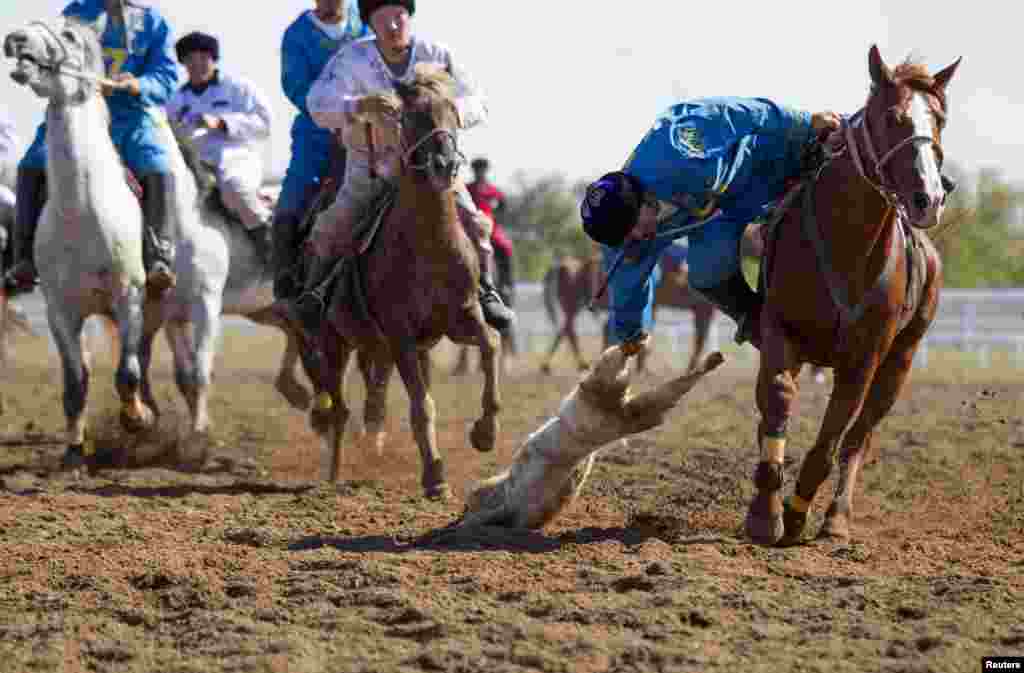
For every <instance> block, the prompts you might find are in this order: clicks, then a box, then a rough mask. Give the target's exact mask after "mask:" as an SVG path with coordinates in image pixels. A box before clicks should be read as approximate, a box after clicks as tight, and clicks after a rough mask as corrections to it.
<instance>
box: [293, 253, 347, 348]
mask: <svg viewBox="0 0 1024 673" xmlns="http://www.w3.org/2000/svg"><path fill="white" fill-rule="evenodd" d="M335 263H337V260H336V259H330V258H324V257H320V256H319V255H314V254H312V253H310V255H309V259H308V260H307V261H306V280H305V282H304V283H303V285H302V293H301V294H300V295H299V297H298V299H296V300H295V302H294V304H295V315H296V316H297V317H298V319H299V320H300V321H301V322H302V326H303V327H304V328H305V330H306V333H307V335H308V336H315V335H316V334H317V333H318V332H319V331H320V323H321V322H322V321H323V317H324V313H325V312H326V310H327V300H328V299H330V296H329V291H330V287H329V286H330V285H331V284H330V283H327V277H328V275H330V273H331V271H332V270H333V269H334V265H335Z"/></svg>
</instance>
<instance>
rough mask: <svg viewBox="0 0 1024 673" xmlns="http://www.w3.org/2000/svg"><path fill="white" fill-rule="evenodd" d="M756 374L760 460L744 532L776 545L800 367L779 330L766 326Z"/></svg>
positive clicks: (775, 325)
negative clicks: (787, 450) (790, 420)
mask: <svg viewBox="0 0 1024 673" xmlns="http://www.w3.org/2000/svg"><path fill="white" fill-rule="evenodd" d="M765 333H766V334H768V336H767V337H766V338H765V340H764V344H763V346H762V348H761V365H760V368H759V370H758V374H757V389H756V397H757V407H758V410H759V411H760V413H761V423H760V425H759V426H758V431H757V440H758V446H759V449H760V460H759V462H758V464H757V467H756V468H755V470H754V486H755V487H756V488H757V493H756V494H755V495H754V498H753V500H751V502H750V507H749V509H748V511H747V518H746V524H745V525H746V530H747V534H748V535H749V536H750V538H751V539H752V540H753V541H754V542H757V543H758V544H775V543H776V542H778V541H779V539H780V538H781V537H782V534H783V532H784V530H785V529H784V527H783V522H782V509H783V508H782V497H781V495H780V490H781V489H782V482H783V460H784V458H785V453H786V429H787V425H788V423H789V418H790V416H791V415H792V412H793V406H794V403H795V402H796V397H797V392H798V390H797V383H796V375H797V373H798V372H799V371H800V363H799V361H798V356H797V352H796V349H795V348H794V346H793V344H791V343H790V342H789V341H788V340H787V339H786V337H785V335H784V333H783V331H782V328H781V326H779V325H777V324H773V325H771V326H766V329H765Z"/></svg>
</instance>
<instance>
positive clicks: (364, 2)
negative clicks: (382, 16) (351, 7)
mask: <svg viewBox="0 0 1024 673" xmlns="http://www.w3.org/2000/svg"><path fill="white" fill-rule="evenodd" d="M384 5H400V6H402V7H405V10H406V11H407V12H409V16H412V15H413V14H415V13H416V0H359V18H360V19H362V20H363V23H364V24H366V25H367V26H369V25H370V17H371V16H373V13H374V12H376V11H377V10H378V9H380V8H381V7H383V6H384Z"/></svg>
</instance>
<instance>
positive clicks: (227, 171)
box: [217, 161, 273, 230]
mask: <svg viewBox="0 0 1024 673" xmlns="http://www.w3.org/2000/svg"><path fill="white" fill-rule="evenodd" d="M217 186H218V187H220V196H221V199H222V200H223V201H224V205H225V206H226V207H227V209H228V210H230V211H231V212H232V213H234V214H235V215H236V216H238V219H240V220H241V221H242V225H243V226H244V227H245V228H246V229H250V230H251V229H259V228H260V227H266V226H269V225H270V219H271V216H272V215H273V213H272V212H271V210H270V206H269V205H268V204H267V203H266V202H264V200H263V199H262V197H260V189H261V187H262V186H263V166H262V164H260V163H257V162H254V161H245V162H233V163H232V164H230V165H229V166H225V167H224V168H220V169H218V170H217Z"/></svg>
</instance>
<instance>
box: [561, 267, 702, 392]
mask: <svg viewBox="0 0 1024 673" xmlns="http://www.w3.org/2000/svg"><path fill="white" fill-rule="evenodd" d="M662 263H663V266H662V268H663V269H664V268H666V267H665V266H664V258H663V260H662ZM686 277H687V274H686V271H685V270H683V269H678V270H675V271H666V272H665V273H664V274H663V275H662V278H661V282H660V283H659V284H658V288H657V290H655V293H654V310H657V307H658V306H665V307H669V308H676V309H680V310H684V311H693V322H694V327H695V329H694V334H693V350H692V352H691V354H690V363H689V365H687V371H689V370H691V369H693V368H694V367H695V366H696V365H697V363H698V362H700V358H701V355H703V353H704V349H705V347H706V346H707V340H708V333H709V332H710V331H711V321H712V320H713V319H714V316H715V307H714V306H713V305H712V304H710V303H709V302H707V301H706V300H705V299H704V298H703V297H701V296H700V295H698V294H697V293H695V292H693V291H692V290H690V285H689V283H687V281H686ZM603 281H604V272H603V271H602V270H601V259H600V257H599V256H598V255H596V254H595V255H591V256H590V257H588V258H586V259H580V258H578V257H571V256H567V257H563V258H562V259H560V260H558V261H556V262H555V263H554V265H552V267H551V268H550V269H548V272H547V273H546V274H544V308H545V309H546V311H547V314H548V319H549V320H550V321H551V324H552V325H554V326H555V327H558V328H559V329H558V333H557V334H556V335H555V340H554V342H553V343H552V344H551V348H550V349H549V350H548V354H547V357H546V358H545V359H544V362H543V363H542V364H541V371H543V372H544V373H545V374H550V373H551V360H552V358H554V356H555V353H556V352H557V351H558V346H559V345H560V344H561V343H562V339H563V338H566V339H568V340H569V346H570V347H571V348H572V351H573V354H574V355H575V356H576V363H577V366H578V367H579V369H580V371H583V370H584V369H587V368H588V367H589V366H590V364H589V363H588V362H587V360H586V358H584V357H583V352H582V350H581V349H580V342H579V336H578V335H577V334H576V316H578V315H579V313H580V311H582V310H583V309H584V308H585V307H586V306H587V305H588V304H589V303H590V300H591V298H592V297H593V296H594V295H595V294H596V293H597V292H598V291H599V288H600V287H601V285H602V283H603ZM556 302H557V307H558V308H561V310H562V324H561V326H560V327H559V325H558V315H557V309H556ZM595 306H596V307H597V308H600V309H607V308H608V293H607V292H605V293H604V294H603V295H602V296H601V297H600V298H599V299H598V300H597V302H595ZM607 333H608V330H607V323H605V324H604V329H603V330H602V334H604V335H605V337H604V338H605V341H607ZM605 345H606V346H607V343H605ZM637 369H638V370H639V371H646V369H647V351H646V350H644V351H641V353H640V356H639V358H638V359H637Z"/></svg>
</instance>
